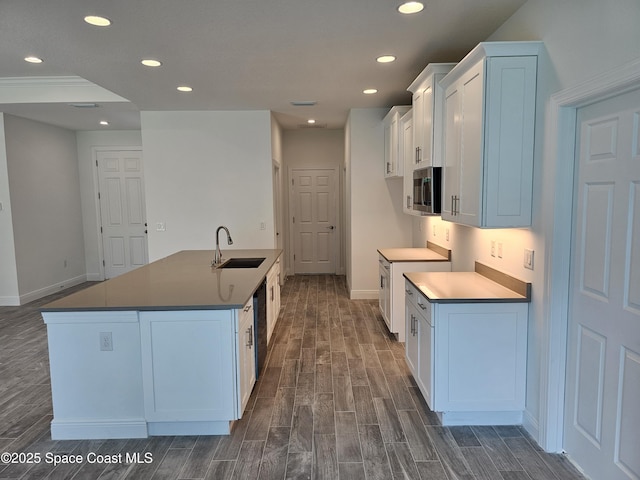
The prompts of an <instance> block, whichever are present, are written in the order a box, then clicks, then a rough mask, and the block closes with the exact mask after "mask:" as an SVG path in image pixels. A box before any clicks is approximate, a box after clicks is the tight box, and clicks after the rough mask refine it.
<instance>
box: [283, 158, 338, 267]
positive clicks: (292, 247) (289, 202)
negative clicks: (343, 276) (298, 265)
mask: <svg viewBox="0 0 640 480" xmlns="http://www.w3.org/2000/svg"><path fill="white" fill-rule="evenodd" d="M294 170H301V171H304V170H331V171H332V172H334V173H335V180H336V185H335V188H336V203H335V212H334V214H335V220H336V229H335V232H334V239H333V255H334V266H335V270H336V274H339V273H340V265H339V262H340V258H341V252H340V250H341V246H342V242H340V241H339V240H338V239H340V238H342V233H341V232H342V229H341V216H340V206H341V203H342V202H341V198H340V192H339V189H340V169H339V168H338V167H337V166H331V165H330V166H327V165H321V166H318V167H314V166H309V165H305V166H290V167H289V169H288V171H287V175H288V178H287V213H288V215H289V218H288V219H287V227H288V230H289V232H288V233H289V235H288V237H289V252H288V260H289V265H290V273H291V274H292V275H294V274H295V265H294V263H293V262H294V260H293V254H294V253H295V245H294V227H293V224H292V221H291V219H292V217H293V214H292V213H291V212H292V211H293V208H292V200H291V197H292V192H291V181H292V180H293V171H294ZM288 273H289V272H288Z"/></svg>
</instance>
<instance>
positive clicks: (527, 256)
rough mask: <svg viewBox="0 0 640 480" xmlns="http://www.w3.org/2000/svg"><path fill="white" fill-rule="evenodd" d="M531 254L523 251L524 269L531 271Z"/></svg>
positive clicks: (526, 250)
mask: <svg viewBox="0 0 640 480" xmlns="http://www.w3.org/2000/svg"><path fill="white" fill-rule="evenodd" d="M533 254H534V252H533V250H529V249H528V248H525V249H524V268H528V269H529V270H533Z"/></svg>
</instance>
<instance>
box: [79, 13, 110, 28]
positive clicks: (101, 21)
mask: <svg viewBox="0 0 640 480" xmlns="http://www.w3.org/2000/svg"><path fill="white" fill-rule="evenodd" d="M84 21H85V22H87V23H88V24H89V25H94V26H96V27H108V26H109V25H111V20H109V19H108V18H106V17H98V16H97V15H87V16H86V17H84Z"/></svg>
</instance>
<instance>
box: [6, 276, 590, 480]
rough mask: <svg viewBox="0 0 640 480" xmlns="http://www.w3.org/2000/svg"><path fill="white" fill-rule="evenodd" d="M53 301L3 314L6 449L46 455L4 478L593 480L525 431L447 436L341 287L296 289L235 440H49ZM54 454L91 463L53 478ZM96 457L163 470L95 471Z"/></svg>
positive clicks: (121, 466)
mask: <svg viewBox="0 0 640 480" xmlns="http://www.w3.org/2000/svg"><path fill="white" fill-rule="evenodd" d="M81 287H82V286H81ZM65 293H70V292H65ZM57 296H61V295H60V294H59V295H57ZM54 297H55V296H51V297H48V298H46V299H42V300H39V301H37V302H33V303H31V304H29V305H26V306H23V307H2V308H0V346H1V348H0V452H5V451H6V452H31V453H40V454H41V456H42V461H41V462H40V463H32V464H11V465H6V466H5V465H4V464H2V463H0V479H17V478H25V479H35V478H52V479H53V478H56V479H70V478H73V479H97V478H100V479H124V478H126V479H135V480H140V479H145V478H153V479H202V478H206V479H216V480H218V479H227V478H229V479H231V478H234V479H235V478H237V479H242V480H245V479H284V478H287V479H289V478H291V479H294V478H295V479H314V480H320V479H331V480H335V479H338V478H342V479H349V480H352V479H360V478H362V479H365V478H366V479H369V480H371V479H381V480H383V479H384V480H387V479H400V478H402V479H422V480H427V479H430V480H453V479H464V480H474V479H476V480H480V479H492V480H525V479H528V480H569V479H580V478H582V477H581V476H580V475H579V474H578V473H577V472H576V471H575V469H574V468H573V467H572V465H571V464H570V463H569V462H568V461H567V460H566V459H565V458H563V457H562V456H560V455H551V454H545V453H544V452H541V451H540V449H539V447H537V446H536V445H535V443H534V442H533V441H532V440H531V439H530V438H529V437H528V435H527V434H526V432H524V430H523V429H522V428H520V427H514V426H509V427H442V426H440V425H439V422H438V419H437V417H436V415H435V414H433V413H432V412H430V411H429V409H428V408H427V406H426V405H425V403H424V401H423V400H422V397H421V395H420V393H419V391H418V389H417V387H416V386H415V384H414V382H413V379H412V377H411V375H410V374H409V371H408V369H407V367H406V364H405V362H404V348H403V345H402V344H400V343H398V342H396V341H395V340H394V339H392V338H390V336H389V334H388V332H387V330H386V327H385V325H384V322H383V321H382V318H381V317H380V315H379V313H378V307H377V302H374V301H364V300H360V301H351V300H349V299H348V296H347V290H346V286H345V280H344V277H338V276H297V277H289V278H288V279H287V281H286V283H285V285H284V286H283V288H282V309H281V311H280V317H279V322H278V324H277V326H276V329H275V331H274V334H273V335H274V336H273V338H272V341H271V346H270V351H269V356H268V359H267V366H266V368H265V369H264V371H263V372H262V375H261V377H260V379H259V381H258V383H257V384H256V386H255V388H254V391H253V394H252V397H251V399H250V400H249V404H248V406H247V410H246V411H245V415H244V416H243V418H242V419H241V420H239V421H238V422H237V423H236V425H235V426H234V429H233V432H232V434H231V435H229V436H201V437H152V438H150V439H130V440H106V441H103V440H86V441H54V440H51V438H50V435H49V422H50V421H51V418H52V407H51V394H50V384H49V370H48V357H47V345H46V329H45V325H44V323H43V322H42V319H41V317H40V314H39V312H38V310H37V309H38V307H39V306H40V305H43V304H44V303H47V302H49V301H51V300H52V299H53V298H54ZM47 453H50V454H51V453H57V454H74V455H75V454H79V455H82V457H83V459H84V461H82V462H81V463H70V464H61V465H58V466H57V467H55V468H54V466H53V465H52V464H51V463H48V462H45V461H44V456H45V454H47ZM89 453H95V454H104V455H110V457H106V458H113V459H119V458H126V457H124V455H125V454H131V453H139V454H140V455H141V456H142V458H144V455H145V454H150V456H149V458H152V461H151V462H150V463H144V462H142V463H131V462H126V461H116V462H114V463H106V462H95V463H91V462H89V461H87V458H88V457H89ZM119 453H122V454H123V456H122V457H118V454H119Z"/></svg>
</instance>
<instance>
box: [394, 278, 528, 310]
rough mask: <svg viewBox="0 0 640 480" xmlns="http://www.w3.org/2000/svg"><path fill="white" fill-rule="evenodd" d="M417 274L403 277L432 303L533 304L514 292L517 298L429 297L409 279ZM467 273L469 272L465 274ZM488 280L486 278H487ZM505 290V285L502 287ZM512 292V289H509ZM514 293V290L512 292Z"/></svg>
mask: <svg viewBox="0 0 640 480" xmlns="http://www.w3.org/2000/svg"><path fill="white" fill-rule="evenodd" d="M416 273H420V272H407V273H403V274H402V276H403V277H404V278H405V279H406V280H407V281H408V282H409V283H411V285H413V286H414V287H415V288H416V289H417V290H418V291H419V292H420V293H421V294H422V295H424V297H425V298H426V299H427V300H429V302H430V303H531V299H530V298H527V297H525V296H522V295H519V294H518V293H517V292H514V294H516V295H518V296H517V297H510V298H507V297H494V298H477V297H456V298H441V297H434V296H433V295H431V296H430V295H429V292H428V291H425V289H424V288H423V287H421V286H419V285H417V284H416V283H415V282H414V281H413V280H412V279H411V278H410V277H408V276H407V275H412V274H413V275H415V274H416ZM440 273H453V274H455V273H460V272H440ZM465 273H467V272H465ZM478 275H480V274H478ZM485 278H486V277H485ZM487 281H490V282H493V283H496V284H498V285H500V284H499V283H498V282H494V281H493V280H491V279H487ZM501 286H503V287H504V288H507V289H508V287H505V286H504V285H501ZM509 290H510V289H509ZM511 291H513V290H511Z"/></svg>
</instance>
